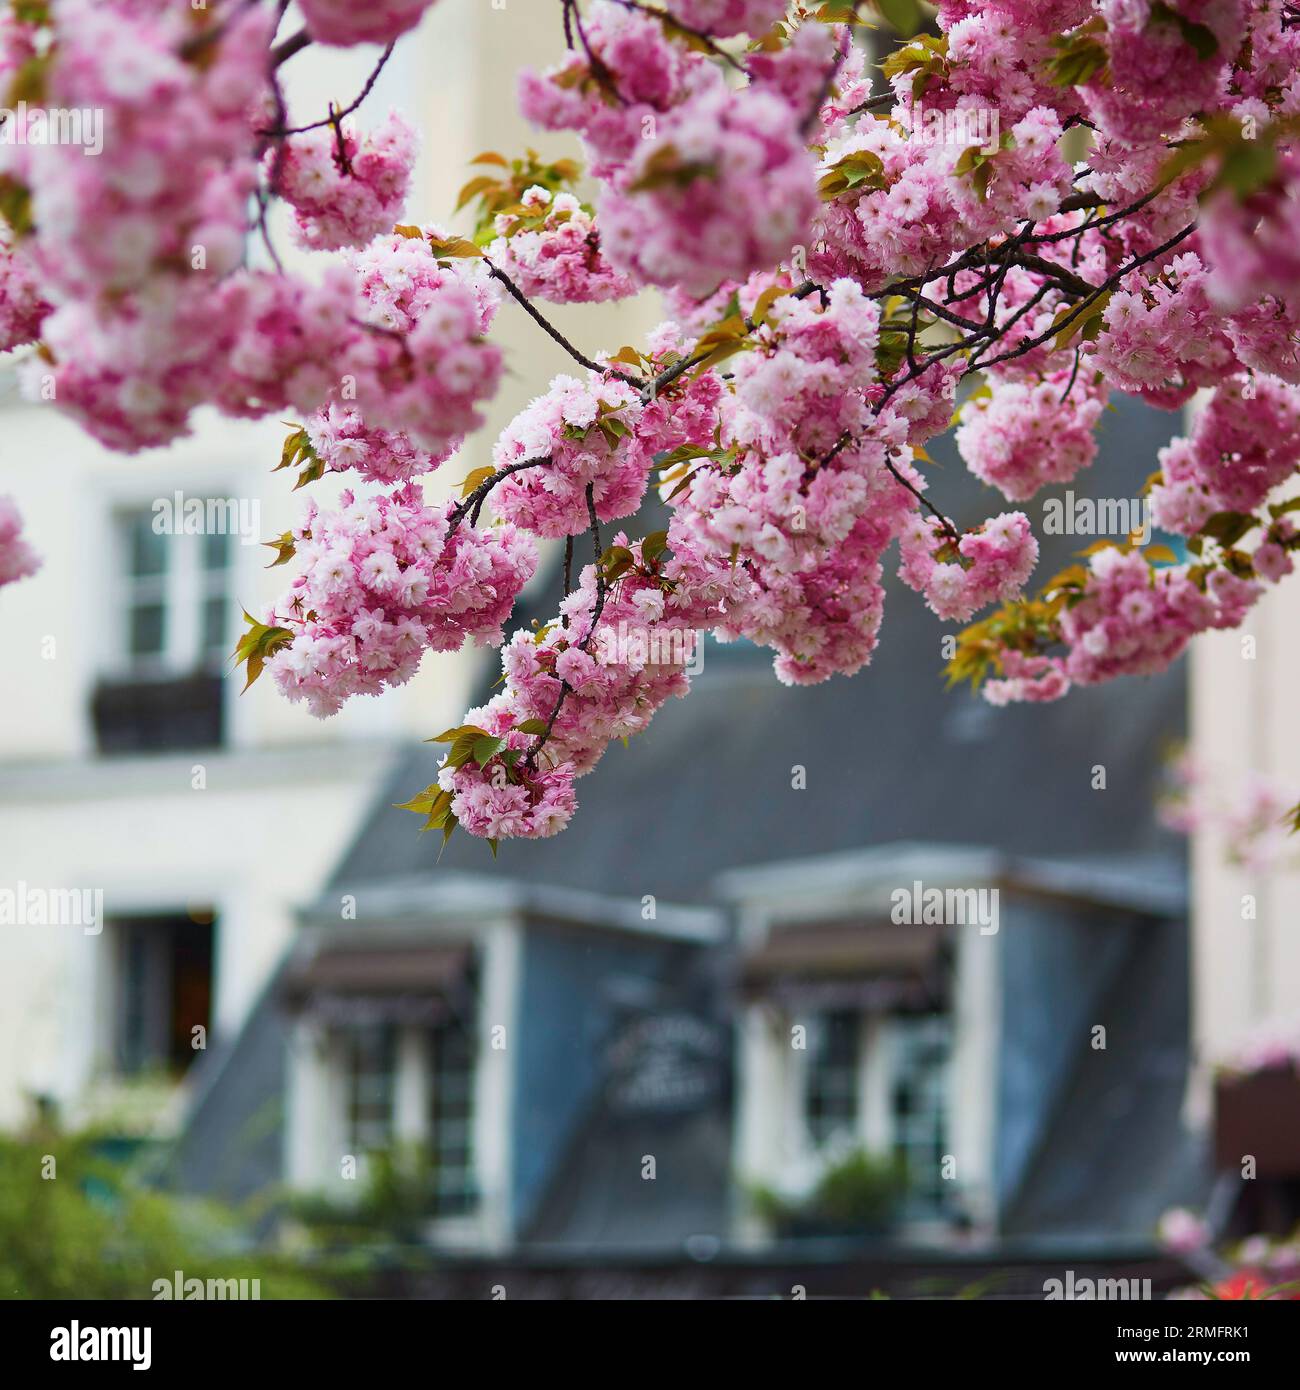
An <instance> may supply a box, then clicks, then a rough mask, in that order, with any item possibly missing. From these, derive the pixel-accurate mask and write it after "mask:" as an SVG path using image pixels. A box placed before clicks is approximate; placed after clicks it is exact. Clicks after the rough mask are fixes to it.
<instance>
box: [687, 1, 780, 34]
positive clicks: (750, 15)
mask: <svg viewBox="0 0 1300 1390" xmlns="http://www.w3.org/2000/svg"><path fill="white" fill-rule="evenodd" d="M788 7H789V0H671V2H670V3H669V4H668V6H667V8H668V9H669V10H671V11H672V13H673V14H674V15H675V16H676V17H677V18H678V19H680V20H681V21H682V23H683V24H689V25H690V26H691V27H692V28H693V29H697V30H699V31H700V32H701V33H705V34H715V35H717V36H718V37H719V38H727V37H729V36H730V35H732V34H753V35H754V36H755V37H756V38H757V37H758V36H760V35H762V34H765V33H766V32H767V31H768V30H769V29H770V28H771V27H772V25H774V24H775V23H776V21H777V20H778V19H780V18H782V17H783V16H784V14H785V12H786V10H787V8H788Z"/></svg>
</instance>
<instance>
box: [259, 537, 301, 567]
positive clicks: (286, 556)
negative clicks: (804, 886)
mask: <svg viewBox="0 0 1300 1390" xmlns="http://www.w3.org/2000/svg"><path fill="white" fill-rule="evenodd" d="M262 544H263V545H264V546H265V547H266V549H267V550H274V551H275V554H276V558H275V559H274V560H272V561H271V563H270V564H269V565H267V567H266V568H267V569H269V570H273V569H275V567H276V566H277V565H287V564H288V563H289V561H290V560H292V559H293V557H294V555H295V554H297V548H298V543H297V542H296V541H295V540H294V538H293V532H292V531H286V532H285V533H284V534H283V535H281V536H277V537H276V539H275V540H273V541H263V542H262Z"/></svg>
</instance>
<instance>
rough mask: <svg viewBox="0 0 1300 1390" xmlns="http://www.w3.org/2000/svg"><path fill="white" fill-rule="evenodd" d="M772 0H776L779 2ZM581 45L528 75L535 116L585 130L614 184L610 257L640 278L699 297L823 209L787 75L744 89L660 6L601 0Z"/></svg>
mask: <svg viewBox="0 0 1300 1390" xmlns="http://www.w3.org/2000/svg"><path fill="white" fill-rule="evenodd" d="M768 8H770V7H768ZM584 33H585V35H586V45H587V47H589V49H590V56H588V55H587V53H586V52H571V53H570V55H569V57H568V58H567V59H566V60H565V61H564V62H563V63H562V64H560V65H559V66H557V67H555V68H553V69H551V70H549V71H548V72H546V73H544V74H540V75H539V74H535V73H527V74H525V76H524V78H523V79H522V81H521V84H520V97H521V103H522V106H523V110H524V114H525V115H526V116H528V117H529V119H531V120H533V121H534V122H535V123H536V124H538V125H540V126H543V127H544V128H546V129H548V130H558V129H566V128H567V129H576V130H578V131H579V132H580V133H581V134H582V135H583V137H584V139H585V140H586V142H587V145H588V149H589V152H590V153H591V154H592V156H593V172H594V173H595V174H596V175H597V176H598V177H600V178H602V179H604V180H605V181H606V191H605V193H604V195H603V196H602V198H601V200H600V204H599V220H600V229H601V240H602V246H603V249H604V253H605V255H606V256H607V257H608V259H609V261H610V263H611V264H612V265H613V266H615V267H616V268H617V269H619V270H621V271H624V272H625V273H627V274H629V275H631V276H633V277H634V278H635V279H636V280H637V281H639V282H640V283H643V284H653V285H661V286H677V287H682V288H685V289H686V290H688V291H689V292H691V293H694V294H697V295H703V294H707V293H710V292H711V291H713V290H714V289H716V288H717V286H718V285H719V283H720V282H721V281H723V280H728V279H730V280H743V279H745V278H746V277H747V276H748V275H749V274H751V273H752V272H754V271H757V270H762V269H766V268H769V267H770V266H771V265H772V264H773V263H775V262H777V261H780V260H782V259H784V258H786V257H788V256H789V255H790V253H791V250H792V248H793V247H794V246H795V245H797V244H800V245H801V244H806V243H807V240H808V234H809V225H810V222H811V219H812V215H813V213H814V211H815V209H816V193H815V191H814V180H813V164H812V160H811V158H810V156H809V154H808V152H807V150H806V148H805V144H804V134H803V131H802V128H801V125H802V115H803V113H800V112H797V111H795V110H794V109H793V108H792V107H791V105H790V104H789V102H788V101H786V100H783V99H782V97H781V95H780V94H779V92H778V90H776V87H777V84H776V83H771V84H762V83H751V84H750V85H748V86H745V87H742V88H740V89H739V90H732V89H731V88H729V87H728V86H727V84H726V82H725V81H724V79H723V76H722V74H721V72H720V71H719V69H718V68H717V67H715V66H713V65H712V64H710V63H709V62H707V61H706V60H705V59H704V58H703V57H702V56H701V55H699V54H697V53H693V52H691V51H690V50H688V49H686V48H684V47H683V46H682V45H680V44H675V43H673V42H671V41H670V39H669V38H668V37H667V35H666V33H665V31H664V29H663V27H662V26H661V25H660V24H659V23H658V21H656V20H655V19H653V18H652V17H651V16H649V15H646V14H644V13H641V12H640V11H638V10H633V9H627V8H624V7H623V6H621V5H619V4H617V3H615V0H599V2H598V3H597V4H596V5H595V6H593V7H592V11H591V15H590V17H589V18H588V19H587V21H586V22H585V25H584Z"/></svg>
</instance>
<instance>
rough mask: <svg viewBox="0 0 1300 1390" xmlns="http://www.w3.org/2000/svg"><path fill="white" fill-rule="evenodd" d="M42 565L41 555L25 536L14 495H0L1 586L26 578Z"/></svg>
mask: <svg viewBox="0 0 1300 1390" xmlns="http://www.w3.org/2000/svg"><path fill="white" fill-rule="evenodd" d="M40 567H41V560H40V556H39V555H37V553H36V552H35V551H34V550H33V549H32V547H31V545H30V544H29V543H28V541H27V540H26V538H25V537H24V536H23V519H22V517H21V516H20V515H19V513H18V507H17V505H16V504H15V502H14V500H13V498H12V497H5V496H0V587H3V586H4V585H5V584H12V583H14V582H15V581H16V580H19V579H26V578H27V577H28V575H32V574H35V573H36V571H37V570H38V569H40Z"/></svg>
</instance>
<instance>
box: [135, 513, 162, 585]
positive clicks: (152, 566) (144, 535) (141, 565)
mask: <svg viewBox="0 0 1300 1390" xmlns="http://www.w3.org/2000/svg"><path fill="white" fill-rule="evenodd" d="M125 524H126V528H127V542H128V544H127V551H128V560H127V563H128V564H129V566H130V572H131V574H132V575H134V576H136V577H137V578H139V577H141V576H145V575H153V574H163V573H164V572H165V571H166V569H167V546H168V542H169V541H170V539H171V537H169V536H165V535H163V536H159V535H155V534H154V529H153V514H152V513H151V512H134V513H132V514H131V516H129V517H127V518H126V523H125Z"/></svg>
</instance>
